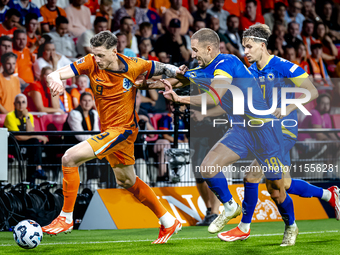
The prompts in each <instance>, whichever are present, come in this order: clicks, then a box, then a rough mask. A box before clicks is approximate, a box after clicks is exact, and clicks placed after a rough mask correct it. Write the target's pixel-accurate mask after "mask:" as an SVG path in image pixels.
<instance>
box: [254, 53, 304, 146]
mask: <svg viewBox="0 0 340 255" xmlns="http://www.w3.org/2000/svg"><path fill="white" fill-rule="evenodd" d="M249 71H250V72H251V73H252V74H253V75H254V76H255V78H256V80H257V82H258V84H259V85H260V87H261V89H262V96H263V98H264V99H265V101H266V103H267V105H268V107H269V108H270V107H271V106H272V104H273V88H277V93H278V94H277V108H281V89H282V88H287V87H295V86H296V87H300V85H301V84H302V82H303V81H304V80H305V79H306V78H307V77H308V74H307V73H306V72H305V71H304V70H303V69H302V68H301V67H299V66H298V65H296V64H294V63H292V62H290V61H288V60H285V59H283V58H280V57H277V56H274V55H271V56H270V58H269V60H268V62H267V63H266V65H265V66H264V67H263V68H262V69H258V67H257V65H256V63H254V64H252V65H251V66H250V67H249ZM286 98H287V99H292V98H295V93H287V95H286ZM289 119H292V120H295V121H296V123H297V121H298V119H297V112H296V110H295V111H293V112H291V113H290V114H289V115H287V116H285V117H284V118H283V119H282V120H287V121H285V125H286V126H294V124H295V123H294V122H293V121H288V120H289ZM282 132H283V134H284V136H288V137H290V138H292V139H294V140H296V139H297V133H298V126H297V125H296V126H295V127H284V126H283V125H282Z"/></svg>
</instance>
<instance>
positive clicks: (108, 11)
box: [96, 0, 113, 30]
mask: <svg viewBox="0 0 340 255" xmlns="http://www.w3.org/2000/svg"><path fill="white" fill-rule="evenodd" d="M112 15H113V11H112V0H101V1H100V6H99V11H97V12H96V17H104V18H105V19H107V22H108V23H107V30H111V24H112Z"/></svg>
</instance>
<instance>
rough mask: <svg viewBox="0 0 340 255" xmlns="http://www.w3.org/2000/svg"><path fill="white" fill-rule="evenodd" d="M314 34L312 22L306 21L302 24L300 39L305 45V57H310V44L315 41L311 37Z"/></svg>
mask: <svg viewBox="0 0 340 255" xmlns="http://www.w3.org/2000/svg"><path fill="white" fill-rule="evenodd" d="M313 32H314V22H313V21H311V20H310V19H306V20H305V21H304V22H303V27H302V32H301V37H302V41H303V43H304V44H305V45H306V48H307V57H309V56H310V55H311V44H312V42H313V41H315V38H314V37H313Z"/></svg>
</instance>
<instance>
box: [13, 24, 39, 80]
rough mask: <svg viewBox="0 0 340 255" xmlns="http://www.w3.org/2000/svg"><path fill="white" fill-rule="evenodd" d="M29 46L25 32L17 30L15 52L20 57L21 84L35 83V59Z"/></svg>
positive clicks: (18, 61) (15, 33)
mask: <svg viewBox="0 0 340 255" xmlns="http://www.w3.org/2000/svg"><path fill="white" fill-rule="evenodd" d="M26 45H27V35H26V33H25V31H24V30H21V29H17V30H15V31H14V37H13V52H14V53H15V54H16V55H17V56H18V59H17V65H18V76H19V78H21V79H22V81H20V83H21V84H22V82H25V83H31V82H34V74H33V68H32V66H33V62H34V57H33V55H32V53H31V52H30V50H29V48H27V47H26Z"/></svg>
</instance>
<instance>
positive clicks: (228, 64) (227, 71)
mask: <svg viewBox="0 0 340 255" xmlns="http://www.w3.org/2000/svg"><path fill="white" fill-rule="evenodd" d="M233 66H234V65H233V61H232V59H222V60H221V61H220V62H218V63H217V64H216V65H215V70H214V76H217V75H222V76H225V77H227V78H229V79H230V80H231V81H232V80H233V76H234V71H233Z"/></svg>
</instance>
